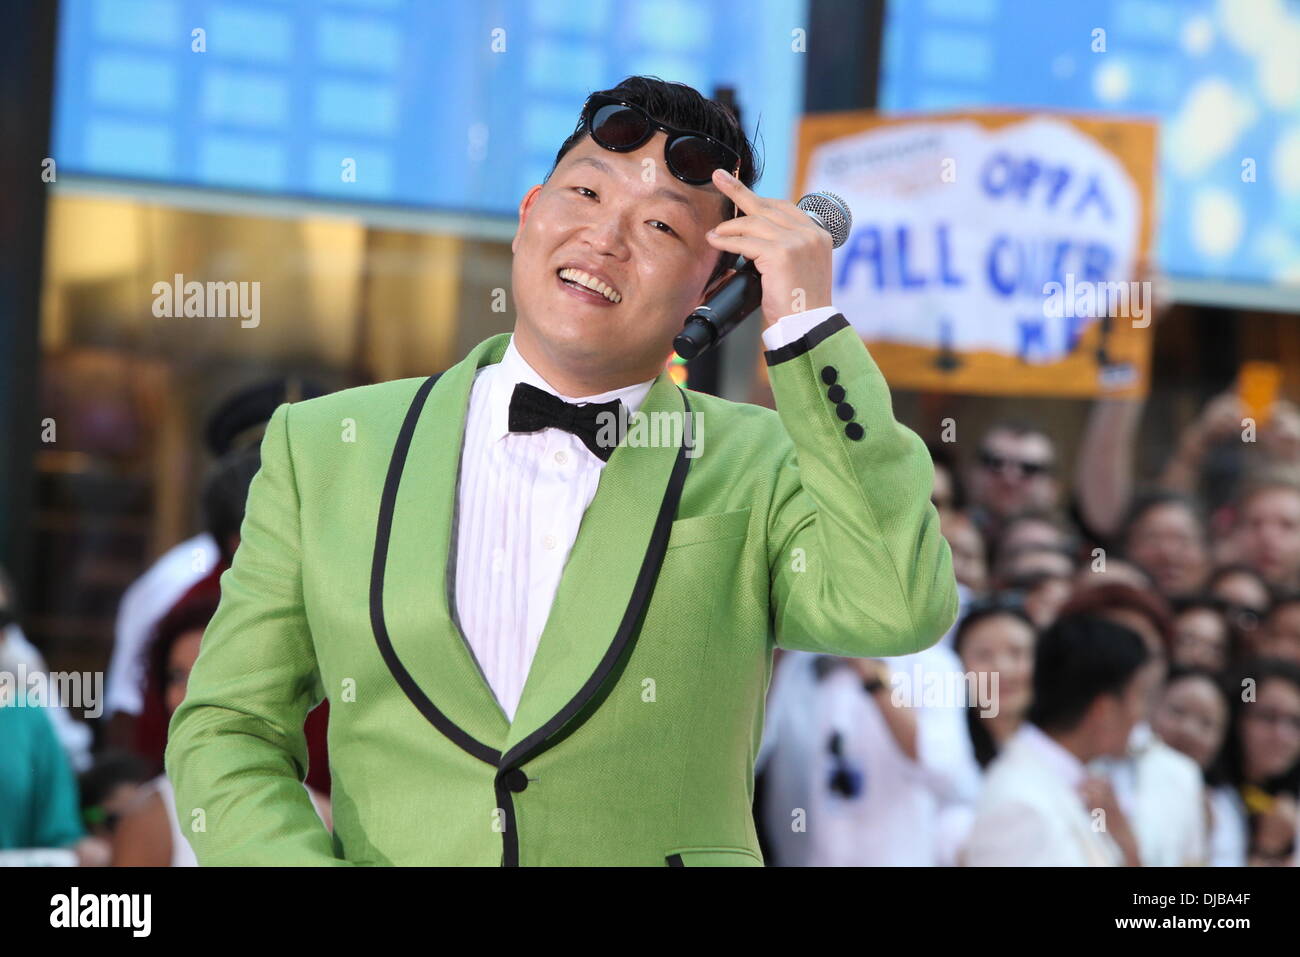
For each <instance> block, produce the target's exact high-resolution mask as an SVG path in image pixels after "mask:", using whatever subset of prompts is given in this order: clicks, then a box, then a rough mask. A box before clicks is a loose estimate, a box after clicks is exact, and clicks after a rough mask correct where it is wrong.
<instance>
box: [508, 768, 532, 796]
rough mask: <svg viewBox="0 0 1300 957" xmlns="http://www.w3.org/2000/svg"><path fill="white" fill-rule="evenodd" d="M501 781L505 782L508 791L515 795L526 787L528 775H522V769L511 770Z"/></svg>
mask: <svg viewBox="0 0 1300 957" xmlns="http://www.w3.org/2000/svg"><path fill="white" fill-rule="evenodd" d="M502 781H504V782H505V786H506V788H507V789H508V790H511V791H514V792H515V793H516V794H518V793H519V792H520V791H522V790H523V789H524V788H526V787H528V775H527V774H525V773H524V771H523V769H522V768H512V769H511V770H509V771H507V772H506V774H505V777H504V778H502Z"/></svg>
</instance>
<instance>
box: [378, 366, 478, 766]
mask: <svg viewBox="0 0 1300 957" xmlns="http://www.w3.org/2000/svg"><path fill="white" fill-rule="evenodd" d="M441 375H442V373H441V372H440V373H438V375H434V376H430V377H429V378H428V379H426V380H424V383H423V384H422V385H421V386H420V388H419V391H417V392H416V393H415V398H414V399H412V400H411V407H410V408H409V409H407V411H406V419H405V420H404V421H403V422H402V428H401V431H400V432H398V434H397V443H396V445H395V446H394V447H393V457H392V458H391V459H390V460H389V463H388V476H387V478H386V479H385V480H384V493H383V497H382V498H381V499H380V503H379V527H378V528H377V530H376V531H375V555H374V561H373V563H372V565H371V567H370V626H371V629H372V630H373V631H374V633H375V643H376V644H378V645H379V653H380V655H382V656H383V659H384V664H386V665H387V666H388V670H389V671H390V672H391V673H392V675H393V678H394V679H395V680H396V681H397V684H398V686H399V687H400V688H401V689H402V691H403V692H405V693H406V697H408V698H409V699H410V700H411V703H412V704H413V705H415V707H416V708H417V709H418V710H419V712H420V714H422V715H424V717H425V718H426V719H428V721H429V723H430V724H432V725H433V726H434V727H435V728H437V729H438V730H439V731H440V732H442V734H443V735H445V736H446V737H447V738H448V739H450V740H451V741H452V742H453V743H454V744H456V746H457V747H459V748H460V749H461V750H462V751H465V752H466V753H468V754H471V755H473V756H474V757H476V758H478V759H479V760H480V761H484V762H486V763H488V764H491V765H493V766H496V765H498V764H499V763H500V762H501V752H500V751H497V750H496V749H495V748H490V747H488V746H487V745H486V744H484V743H483V742H481V741H479V740H478V739H476V738H474V737H472V736H471V735H469V734H467V733H466V732H465V731H464V730H462V729H461V728H460V727H459V726H458V725H457V724H455V722H453V721H452V720H451V719H450V718H448V717H447V716H446V715H445V714H443V713H442V712H441V711H439V710H438V707H437V706H436V705H435V704H434V703H433V702H432V701H431V700H429V696H428V695H426V694H425V693H424V691H423V690H422V689H421V688H420V686H419V685H418V684H416V683H415V679H414V678H412V677H411V673H410V672H409V671H407V670H406V666H405V665H403V664H402V662H401V659H400V658H398V657H397V652H396V651H395V650H394V649H393V643H392V641H391V640H390V639H389V637H388V626H387V624H386V623H385V621H384V569H385V566H386V565H387V563H388V542H389V538H390V536H391V535H392V531H393V510H394V509H395V508H396V505H397V489H398V487H399V486H400V485H401V482H402V469H403V468H404V467H405V466H406V456H407V453H408V452H409V450H410V448H411V439H412V437H413V436H414V435H415V426H416V424H417V422H418V421H419V419H420V412H421V410H423V408H424V404H425V401H426V400H427V399H428V398H429V393H430V392H431V391H433V384H434V383H435V382H437V381H438V377H439V376H441Z"/></svg>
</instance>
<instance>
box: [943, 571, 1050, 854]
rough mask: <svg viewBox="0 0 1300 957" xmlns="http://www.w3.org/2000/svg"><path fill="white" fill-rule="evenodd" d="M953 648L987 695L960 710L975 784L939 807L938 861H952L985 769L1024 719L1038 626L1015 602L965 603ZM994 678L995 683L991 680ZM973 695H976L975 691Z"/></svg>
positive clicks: (972, 816) (970, 820) (967, 826)
mask: <svg viewBox="0 0 1300 957" xmlns="http://www.w3.org/2000/svg"><path fill="white" fill-rule="evenodd" d="M955 631H956V634H955V636H954V638H953V648H954V650H955V651H956V653H957V654H958V655H959V656H960V662H961V668H963V669H964V674H966V675H968V676H972V680H973V686H974V687H975V688H976V689H977V690H978V692H980V694H983V695H986V696H987V700H984V701H981V700H972V701H969V702H968V703H967V706H966V707H965V708H964V709H963V711H962V715H961V733H962V736H963V738H964V739H965V742H966V751H967V752H969V754H970V758H969V764H968V763H967V762H965V761H963V762H961V766H969V767H971V768H972V770H971V772H970V773H972V774H973V775H974V784H973V786H972V787H970V788H969V790H968V791H967V793H966V794H964V795H962V796H961V797H962V798H964V799H958V800H954V801H952V802H950V803H949V804H948V805H946V806H945V807H944V808H943V810H942V811H941V812H940V817H939V832H940V838H939V843H940V862H941V863H943V864H946V865H951V864H955V863H956V862H957V858H958V854H959V853H960V849H961V847H962V845H963V844H965V842H966V837H967V835H968V834H969V833H970V828H971V825H972V824H973V823H974V820H975V806H976V803H977V801H978V799H979V793H980V789H981V788H982V787H983V777H984V772H985V770H986V769H987V768H988V767H989V765H991V764H992V762H993V760H994V758H996V757H997V755H998V752H1000V751H1001V750H1002V749H1003V748H1004V747H1005V746H1006V744H1007V743H1008V742H1009V741H1010V740H1011V739H1012V737H1014V736H1015V733H1016V731H1018V730H1019V729H1020V726H1021V725H1022V724H1023V722H1024V720H1025V715H1026V714H1027V713H1028V711H1029V704H1030V700H1031V697H1032V694H1033V677H1034V646H1035V644H1036V643H1037V641H1038V629H1037V628H1035V627H1034V623H1033V622H1032V621H1030V620H1029V616H1028V615H1027V614H1026V613H1025V611H1024V608H1023V606H1022V605H1020V603H1019V602H1017V601H1012V600H1009V599H1006V598H1000V597H995V598H992V599H988V600H985V601H981V602H977V603H975V604H972V605H971V606H969V607H968V608H967V611H966V614H965V615H964V616H963V617H962V619H961V621H960V622H959V623H958V624H957V627H956V629H955ZM994 682H996V684H995V683H994ZM977 698H978V695H977Z"/></svg>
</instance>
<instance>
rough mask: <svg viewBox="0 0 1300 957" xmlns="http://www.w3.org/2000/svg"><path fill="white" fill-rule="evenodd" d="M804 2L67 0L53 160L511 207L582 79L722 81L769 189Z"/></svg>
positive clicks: (235, 182)
mask: <svg viewBox="0 0 1300 957" xmlns="http://www.w3.org/2000/svg"><path fill="white" fill-rule="evenodd" d="M805 21H806V2H805V0H495V2H479V0H475V2H467V0H256V2H254V0H242V2H236V0H63V2H62V4H61V23H60V28H59V49H58V63H57V77H56V106H55V119H54V134H53V139H54V156H55V158H56V159H57V161H58V164H59V170H60V173H63V172H72V173H75V174H81V175H85V176H94V177H110V178H120V179H128V180H142V181H153V182H159V183H166V184H170V185H182V186H195V187H215V188H221V189H233V190H239V191H243V192H248V191H253V192H265V193H274V194H278V195H286V196H300V197H306V198H312V199H323V200H342V201H353V202H357V201H362V202H374V203H385V204H398V205H403V206H411V207H430V208H440V209H447V210H455V211H467V212H474V213H486V214H503V215H512V214H514V212H515V211H516V209H517V206H518V203H519V200H520V198H521V197H522V195H523V193H524V192H525V191H526V190H527V189H528V187H529V186H531V185H532V184H534V183H537V182H540V180H541V178H542V177H543V176H544V175H545V174H546V172H547V171H548V170H549V169H550V165H551V163H552V161H553V160H554V157H555V151H556V150H557V149H558V147H559V145H560V143H561V142H563V140H564V138H565V137H566V136H567V135H568V133H569V132H571V131H572V129H573V126H574V123H575V122H576V120H577V114H578V111H579V109H580V107H581V105H582V102H583V99H584V98H585V96H586V94H587V93H589V92H590V91H592V90H596V89H602V88H607V87H610V86H613V85H614V84H615V83H617V82H618V81H619V80H620V79H622V78H623V77H624V76H627V75H629V74H634V73H646V74H653V75H657V76H661V77H663V78H664V79H670V80H678V81H681V82H684V83H688V84H690V85H692V86H694V87H696V88H697V89H699V90H701V91H702V92H705V93H712V91H713V90H714V89H715V88H716V87H717V86H718V85H719V84H723V85H730V86H734V87H735V88H736V90H737V96H738V100H739V103H740V107H741V110H742V114H743V116H742V118H743V121H744V124H745V128H746V130H747V132H749V133H750V135H751V136H753V135H754V131H755V128H756V127H757V128H758V130H759V132H760V145H761V146H765V147H766V149H765V150H764V153H765V157H766V161H767V168H766V175H765V176H764V178H763V181H762V188H765V189H766V190H767V191H768V192H769V193H772V194H777V195H784V194H785V192H786V190H787V189H788V184H789V180H790V168H791V154H792V151H793V145H794V144H793V129H794V123H795V121H796V119H797V115H798V112H799V110H800V109H801V106H802V102H803V64H804V61H805V56H804V55H803V54H802V53H800V52H796V51H795V50H793V49H792V47H794V46H796V45H797V41H796V40H793V39H792V37H793V36H794V31H796V30H800V31H802V30H805V29H806V26H807V24H806V22H805Z"/></svg>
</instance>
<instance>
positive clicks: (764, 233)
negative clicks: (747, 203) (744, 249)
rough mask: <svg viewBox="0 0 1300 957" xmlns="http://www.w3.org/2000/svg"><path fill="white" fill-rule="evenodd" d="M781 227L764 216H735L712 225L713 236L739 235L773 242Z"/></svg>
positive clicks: (778, 236) (779, 234) (781, 229)
mask: <svg viewBox="0 0 1300 957" xmlns="http://www.w3.org/2000/svg"><path fill="white" fill-rule="evenodd" d="M783 231H784V230H783V228H782V227H781V226H779V225H777V224H776V223H774V222H772V221H771V220H770V219H767V218H766V217H764V216H737V217H736V218H735V219H728V220H724V221H723V222H721V223H718V225H716V226H714V227H713V230H712V232H713V234H714V235H715V236H741V237H744V238H748V239H766V240H768V241H769V242H775V241H776V240H777V239H779V238H780V236H781V233H782V232H783Z"/></svg>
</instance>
